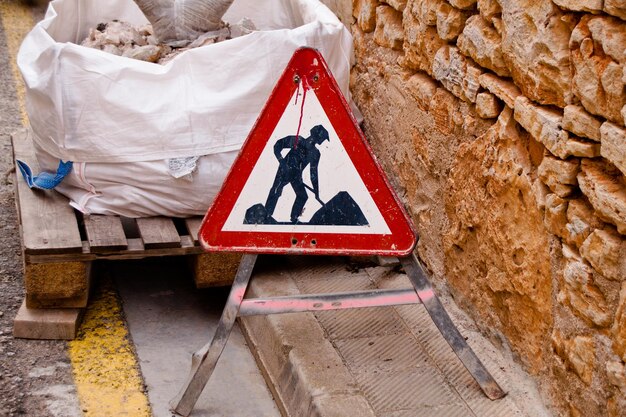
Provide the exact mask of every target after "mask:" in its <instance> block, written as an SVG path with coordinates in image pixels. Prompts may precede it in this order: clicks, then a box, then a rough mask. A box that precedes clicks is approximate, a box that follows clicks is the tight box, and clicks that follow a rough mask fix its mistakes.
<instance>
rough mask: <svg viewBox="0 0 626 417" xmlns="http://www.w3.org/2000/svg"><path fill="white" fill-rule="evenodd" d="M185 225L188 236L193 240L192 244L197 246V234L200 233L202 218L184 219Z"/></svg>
mask: <svg viewBox="0 0 626 417" xmlns="http://www.w3.org/2000/svg"><path fill="white" fill-rule="evenodd" d="M185 225H187V230H188V231H189V236H191V237H192V238H193V243H194V244H196V245H198V244H199V243H198V233H199V232H200V226H201V225H202V217H190V218H188V219H185Z"/></svg>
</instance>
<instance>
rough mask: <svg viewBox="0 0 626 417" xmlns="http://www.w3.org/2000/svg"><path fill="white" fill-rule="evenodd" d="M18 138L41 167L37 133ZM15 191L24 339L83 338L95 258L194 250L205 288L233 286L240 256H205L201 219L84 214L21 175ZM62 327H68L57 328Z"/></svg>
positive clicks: (20, 152) (23, 154)
mask: <svg viewBox="0 0 626 417" xmlns="http://www.w3.org/2000/svg"><path fill="white" fill-rule="evenodd" d="M12 143H13V152H14V158H15V159H20V160H22V161H24V162H26V163H28V164H29V165H30V166H31V168H32V169H33V172H39V166H38V164H37V160H36V158H35V154H34V149H33V144H32V138H31V132H30V130H27V129H24V130H21V131H19V132H17V133H15V134H14V135H13V136H12ZM15 192H16V203H17V211H18V217H19V222H20V233H21V239H22V248H23V259H24V283H25V289H26V298H25V302H24V303H23V305H22V307H21V308H20V311H19V312H18V314H17V316H16V318H15V322H14V336H16V337H25V338H48V339H55V338H63V339H67V338H70V339H71V338H73V337H75V334H76V328H77V324H78V322H79V321H80V315H81V311H82V309H83V308H84V307H86V306H87V301H88V296H89V287H90V276H91V274H90V271H91V265H92V262H93V261H95V260H99V259H109V260H115V259H141V258H146V257H152V256H178V255H192V256H190V257H189V260H190V263H191V267H192V271H193V272H194V279H195V281H196V285H197V286H198V287H207V286H216V285H228V284H230V283H231V282H232V279H233V277H234V275H235V272H236V268H237V264H238V261H239V258H240V255H237V254H206V253H203V251H202V249H201V247H200V246H199V244H198V239H197V236H198V231H199V229H200V223H201V221H202V218H201V217H192V218H187V219H178V218H169V217H152V218H142V219H130V218H123V217H119V216H103V215H83V214H82V213H80V212H78V211H76V210H74V209H73V208H72V207H71V206H70V205H69V201H68V199H67V198H66V197H64V196H62V195H61V194H59V193H57V192H55V191H42V190H31V189H30V188H28V185H27V184H26V182H25V181H24V179H23V178H22V177H21V175H19V174H17V175H16V188H15ZM58 309H63V311H58ZM70 311H71V313H68V312H70ZM59 317H62V318H63V323H64V324H63V325H62V326H59V320H60V319H59ZM46 324H49V325H48V326H46ZM60 327H62V328H63V330H62V331H60V330H54V329H55V328H60ZM72 328H73V329H74V330H73V331H71V329H72Z"/></svg>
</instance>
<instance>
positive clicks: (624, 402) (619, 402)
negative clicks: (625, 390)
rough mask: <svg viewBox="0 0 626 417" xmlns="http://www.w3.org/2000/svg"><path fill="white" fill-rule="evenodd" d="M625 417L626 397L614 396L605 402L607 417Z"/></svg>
mask: <svg viewBox="0 0 626 417" xmlns="http://www.w3.org/2000/svg"><path fill="white" fill-rule="evenodd" d="M625 415H626V396H624V395H620V394H617V395H614V396H612V397H610V398H609V399H608V400H607V401H606V416H607V417H624V416H625Z"/></svg>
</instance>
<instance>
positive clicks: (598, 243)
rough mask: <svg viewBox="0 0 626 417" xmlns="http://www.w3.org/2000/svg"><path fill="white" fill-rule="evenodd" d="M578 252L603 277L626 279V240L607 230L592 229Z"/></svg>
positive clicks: (616, 279) (617, 279) (618, 279)
mask: <svg viewBox="0 0 626 417" xmlns="http://www.w3.org/2000/svg"><path fill="white" fill-rule="evenodd" d="M580 254H581V255H582V256H583V258H585V259H586V260H587V261H588V262H589V263H590V264H591V266H593V267H594V268H595V269H596V271H598V272H599V273H600V274H601V275H602V276H603V277H605V278H607V279H611V280H615V281H626V240H624V238H623V237H620V236H619V235H617V234H615V233H612V232H610V231H609V230H594V231H593V232H591V233H590V234H589V236H588V237H587V239H585V241H584V242H583V244H582V245H581V247H580Z"/></svg>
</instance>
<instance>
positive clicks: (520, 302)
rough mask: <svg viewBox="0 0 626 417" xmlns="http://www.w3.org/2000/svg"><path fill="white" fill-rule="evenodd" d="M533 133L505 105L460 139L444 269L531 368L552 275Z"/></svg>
mask: <svg viewBox="0 0 626 417" xmlns="http://www.w3.org/2000/svg"><path fill="white" fill-rule="evenodd" d="M528 140H529V138H528V134H526V133H525V132H523V131H522V130H521V129H517V127H516V123H515V121H514V120H513V118H512V111H511V110H510V109H504V110H503V111H502V113H501V114H500V116H499V117H498V120H497V122H496V123H495V124H493V125H492V127H491V128H490V129H489V130H488V131H487V132H486V133H485V134H483V135H481V136H480V137H477V138H476V139H475V140H473V141H467V142H465V143H463V144H461V146H460V147H459V151H458V152H457V154H456V156H455V160H454V164H453V166H452V169H451V171H450V174H449V179H448V184H449V186H448V187H447V188H446V192H445V193H444V194H445V208H446V213H447V215H448V219H449V226H448V229H447V230H446V232H445V234H444V253H445V256H446V264H445V266H446V271H445V275H446V276H447V277H448V279H449V282H451V286H452V287H453V288H455V289H456V291H457V292H458V293H460V294H463V297H464V298H466V299H468V300H471V305H472V306H473V308H472V310H473V311H476V312H480V314H481V317H486V320H487V323H494V325H495V326H498V328H499V329H501V331H502V332H503V333H504V334H505V335H506V337H507V338H508V340H510V341H511V344H512V345H513V346H514V349H515V350H516V351H517V352H521V354H520V356H521V357H523V358H524V360H525V361H526V363H527V364H528V366H529V367H530V368H532V369H543V368H542V366H544V365H545V362H544V360H545V359H546V358H545V357H544V355H543V352H545V351H546V349H545V334H546V332H548V331H549V329H550V328H551V326H552V311H553V309H552V307H551V302H550V301H549V300H551V297H552V289H551V288H552V279H551V273H550V260H549V259H550V256H549V249H548V247H549V244H548V239H549V236H548V234H547V233H546V232H545V228H544V227H543V225H542V218H543V214H542V213H541V211H540V210H539V209H538V208H537V205H536V204H535V196H534V195H533V181H532V178H531V176H530V175H529V172H530V170H531V169H532V167H531V165H530V161H529V160H530V158H529V153H528V147H527V146H528ZM535 182H538V181H535ZM565 204H566V203H565ZM484 208H487V209H484ZM467 277H475V279H467Z"/></svg>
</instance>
